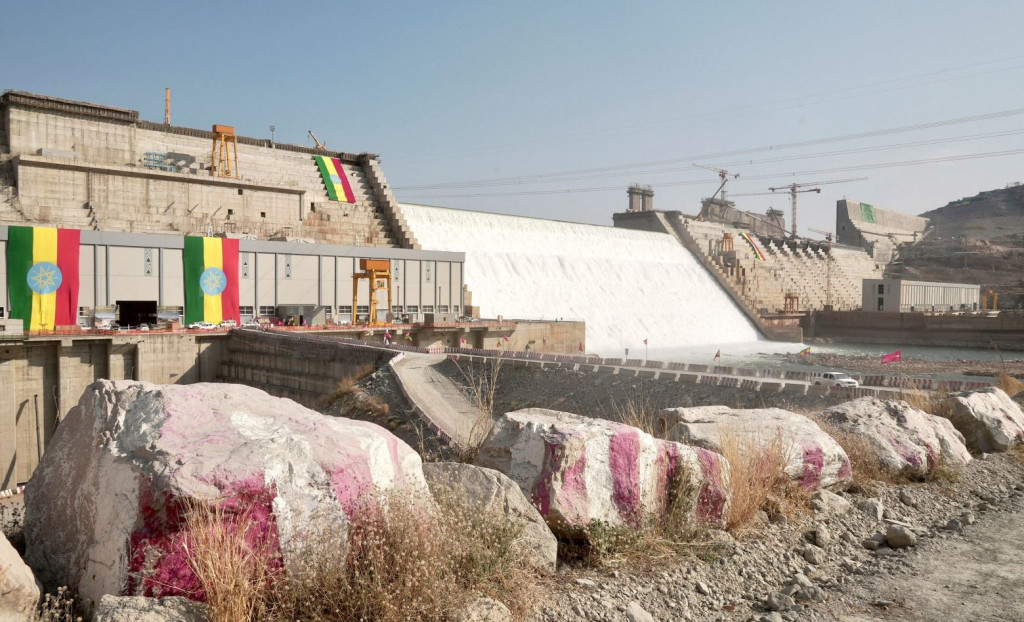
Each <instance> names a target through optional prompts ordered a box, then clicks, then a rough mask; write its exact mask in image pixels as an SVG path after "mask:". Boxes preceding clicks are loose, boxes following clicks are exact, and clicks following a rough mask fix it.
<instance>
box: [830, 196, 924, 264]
mask: <svg viewBox="0 0 1024 622" xmlns="http://www.w3.org/2000/svg"><path fill="white" fill-rule="evenodd" d="M927 228H928V219H927V218H921V217H920V216H911V215H908V214H901V213H899V212H893V211H889V210H884V209H880V208H878V207H875V206H874V205H871V204H868V203H861V202H860V201H848V200H846V199H843V200H840V201H837V202H836V241H837V242H839V243H840V244H847V245H849V246H859V247H861V248H863V249H864V250H866V251H867V252H868V253H869V254H870V255H871V256H872V258H873V259H874V260H875V261H879V262H882V263H888V262H890V261H892V259H893V257H894V256H895V252H896V247H897V246H898V245H899V244H903V243H905V242H913V241H915V240H917V239H919V238H920V237H921V235H922V234H923V233H924V231H925V230H926V229H927Z"/></svg>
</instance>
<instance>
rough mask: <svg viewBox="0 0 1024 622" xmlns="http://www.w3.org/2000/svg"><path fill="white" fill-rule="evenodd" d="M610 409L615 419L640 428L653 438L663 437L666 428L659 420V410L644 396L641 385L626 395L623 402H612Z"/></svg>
mask: <svg viewBox="0 0 1024 622" xmlns="http://www.w3.org/2000/svg"><path fill="white" fill-rule="evenodd" d="M612 409H613V412H614V415H615V419H616V420H617V421H620V422H622V423H624V424H626V425H628V426H632V427H634V428H637V429H639V430H642V431H644V432H646V433H647V434H650V435H651V436H653V437H655V438H665V432H666V430H665V424H664V422H663V421H662V420H661V411H660V409H658V408H655V407H654V406H653V405H652V404H651V402H650V400H649V399H647V398H646V397H644V393H643V386H642V385H641V387H640V391H639V392H637V393H636V394H634V395H632V396H630V397H627V398H626V400H625V401H624V402H621V403H620V402H615V403H613V404H612Z"/></svg>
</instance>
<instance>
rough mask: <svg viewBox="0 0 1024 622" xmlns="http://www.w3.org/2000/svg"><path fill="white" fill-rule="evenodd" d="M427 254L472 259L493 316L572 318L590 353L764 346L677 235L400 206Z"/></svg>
mask: <svg viewBox="0 0 1024 622" xmlns="http://www.w3.org/2000/svg"><path fill="white" fill-rule="evenodd" d="M401 209H402V213H403V214H404V215H405V219H406V222H407V223H408V225H409V228H410V229H411V230H412V231H414V232H415V234H416V238H417V239H418V240H419V242H420V244H421V245H422V247H423V248H424V249H425V250H434V251H449V250H455V249H458V251H459V252H463V253H465V256H466V263H465V268H464V270H465V282H466V284H467V286H468V287H469V289H470V290H471V292H472V298H473V304H474V306H478V307H479V308H480V313H481V315H482V316H485V317H494V316H496V315H498V314H504V315H505V316H507V317H514V318H548V319H552V318H558V317H564V318H573V319H582V320H584V321H585V322H586V324H587V343H586V350H587V352H593V353H596V354H600V355H602V356H618V355H621V354H622V353H623V352H624V351H625V349H626V348H632V349H633V352H634V353H638V352H642V351H643V347H644V345H645V344H644V341H645V340H647V345H648V347H649V350H650V351H651V352H664V351H670V350H678V349H680V348H687V347H693V346H713V347H718V346H721V345H725V344H740V343H744V344H749V343H755V342H758V341H759V340H761V339H762V338H761V337H760V335H759V333H758V331H757V328H756V327H755V326H754V325H753V324H752V323H751V322H750V320H748V319H747V318H746V317H745V316H744V315H743V313H742V312H741V311H740V310H739V309H738V308H737V306H736V304H735V303H734V302H733V301H732V299H731V298H730V297H729V295H728V294H727V293H726V292H725V291H724V290H723V289H722V288H721V287H720V286H719V285H718V283H716V282H715V280H714V279H713V278H711V276H710V275H709V274H708V272H707V270H705V269H704V267H703V266H701V265H700V263H699V262H698V261H697V260H696V258H695V257H694V256H693V255H692V254H691V253H690V252H689V251H687V250H686V248H684V247H683V246H682V245H680V244H679V242H678V241H677V240H676V239H675V238H673V237H672V236H670V235H667V234H664V233H652V232H647V231H635V230H630V229H621V228H613V227H601V226H597V225H585V224H579V223H571V222H561V221H556V220H541V219H536V218H523V217H518V216H506V215H502V214H489V213H483V212H473V211H466V210H456V209H448V208H440V207H429V206H424V205H409V204H402V205H401Z"/></svg>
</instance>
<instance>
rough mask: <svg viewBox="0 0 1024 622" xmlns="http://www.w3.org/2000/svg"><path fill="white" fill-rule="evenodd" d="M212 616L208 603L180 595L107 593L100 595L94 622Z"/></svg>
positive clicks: (202, 620) (178, 621)
mask: <svg viewBox="0 0 1024 622" xmlns="http://www.w3.org/2000/svg"><path fill="white" fill-rule="evenodd" d="M209 619H210V615H209V611H208V610H207V608H206V605H205V604H203V603H197V602H195V601H192V600H189V599H187V598H183V597H181V596H164V597H163V598H147V597H145V596H111V595H109V594H108V595H106V596H104V597H103V598H101V599H100V603H99V605H98V606H97V607H96V611H95V613H93V617H92V622H208V621H209Z"/></svg>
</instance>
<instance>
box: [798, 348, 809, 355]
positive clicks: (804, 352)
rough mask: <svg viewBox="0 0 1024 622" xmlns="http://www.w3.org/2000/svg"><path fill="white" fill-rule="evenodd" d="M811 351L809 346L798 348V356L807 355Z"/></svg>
mask: <svg viewBox="0 0 1024 622" xmlns="http://www.w3.org/2000/svg"><path fill="white" fill-rule="evenodd" d="M810 353H811V346H807V347H806V348H804V349H803V350H800V356H807V355H808V354H810Z"/></svg>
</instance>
